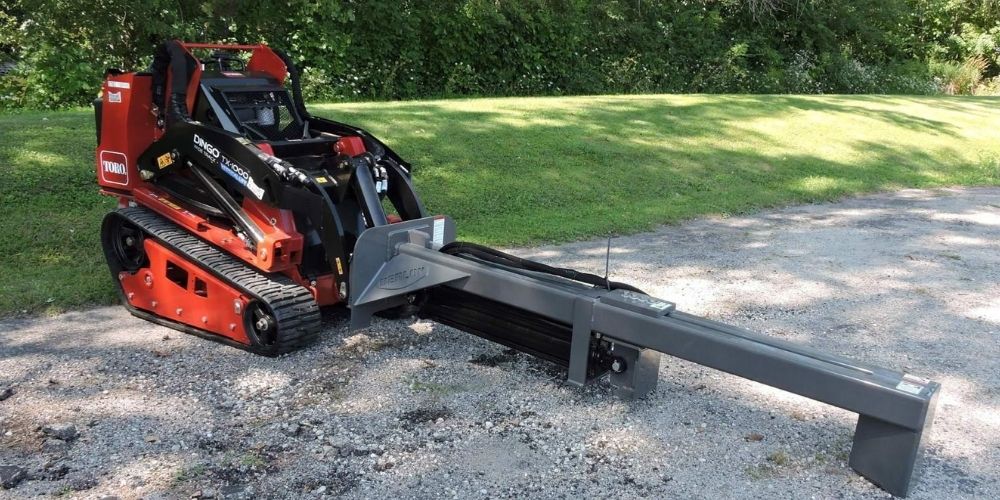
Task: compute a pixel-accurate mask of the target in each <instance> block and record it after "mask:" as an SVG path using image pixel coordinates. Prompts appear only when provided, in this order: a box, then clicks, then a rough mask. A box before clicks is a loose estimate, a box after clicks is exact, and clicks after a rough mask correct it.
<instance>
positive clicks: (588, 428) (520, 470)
mask: <svg viewBox="0 0 1000 500" xmlns="http://www.w3.org/2000/svg"><path fill="white" fill-rule="evenodd" d="M459 226H461V224H460V225H459ZM94 230H95V231H96V230H97V229H96V228H95V229H94ZM459 232H460V233H461V228H459ZM606 244H607V240H606V239H595V240H591V241H582V242H577V243H572V244H568V245H560V246H545V247H538V248H528V249H508V250H510V251H512V252H513V253H516V254H518V255H521V256H524V257H528V258H534V259H538V260H541V261H544V262H546V263H549V264H556V265H559V266H562V267H572V268H576V269H580V270H582V271H586V272H591V273H597V274H601V273H603V272H604V252H605V248H606ZM998 250H1000V189H995V188H989V189H986V188H982V189H942V190H933V191H921V190H906V191H900V192H895V193H885V194H879V195H875V196H868V197H863V198H853V199H847V200H843V201H841V202H838V203H826V204H816V205H805V206H796V207H788V208H784V209H780V210H771V211H766V212H761V213H757V214H754V215H749V216H739V217H715V218H705V219H699V220H694V221H690V222H687V223H684V224H681V225H677V226H669V227H664V228H660V229H658V230H656V231H653V232H650V233H644V234H638V235H634V236H626V237H619V238H615V239H614V240H613V241H612V258H611V278H612V279H614V280H617V281H624V282H628V283H631V284H634V285H636V286H638V287H639V288H642V289H644V290H647V291H648V292H650V293H651V294H653V295H656V296H658V297H661V298H663V299H666V300H670V301H674V302H676V303H677V305H678V309H680V310H682V311H685V312H688V313H692V314H697V315H700V316H705V317H708V318H711V319H715V320H719V321H724V322H727V323H731V324H735V325H737V326H741V327H745V328H749V329H751V330H754V331H757V332H760V333H762V334H764V335H770V336H773V337H775V338H779V339H783V340H786V341H789V342H794V343H798V344H803V345H809V346H811V347H814V348H816V349H818V350H821V351H825V352H830V353H834V354H841V355H846V356H849V357H851V358H854V359H856V360H858V361H861V362H865V363H870V364H875V365H881V366H885V367H887V368H897V369H899V368H902V367H908V368H906V369H907V370H911V371H912V372H913V373H914V374H915V375H918V376H923V377H928V378H932V379H934V380H937V381H939V382H941V383H942V387H943V389H942V394H941V397H940V399H939V406H938V409H937V413H936V417H935V422H934V425H933V427H932V429H931V431H930V434H929V435H927V442H926V452H925V456H924V458H923V459H922V460H921V463H919V464H918V467H919V468H920V469H922V474H921V477H920V478H919V479H918V481H917V483H916V484H915V486H914V489H913V491H912V493H911V495H910V498H911V499H916V500H924V499H937V498H1000V454H998V450H1000V420H997V417H996V416H997V415H1000V371H998V370H997V369H996V359H998V358H1000V304H998V303H997V299H996V298H997V297H1000V251H998ZM164 336H167V337H169V339H168V340H164ZM157 353H159V354H157ZM50 381H52V382H51V383H50ZM10 387H14V388H16V390H17V394H16V397H12V398H9V399H7V400H6V401H5V402H4V403H3V404H2V405H0V410H2V411H0V430H2V431H3V432H2V434H0V464H18V466H17V467H15V468H14V469H7V467H14V466H5V467H2V468H0V479H2V478H4V477H13V476H14V473H15V472H16V469H20V470H21V471H22V474H25V475H26V474H27V472H25V471H29V470H30V471H33V472H32V474H31V476H30V477H21V479H20V480H19V481H20V484H19V485H18V486H17V490H16V495H17V497H19V498H20V497H35V496H46V495H53V494H56V493H60V492H62V493H66V492H67V491H68V490H72V488H73V486H74V485H75V484H77V483H76V482H75V481H77V480H82V478H93V480H94V481H95V482H94V483H93V484H90V483H87V484H85V485H88V486H90V488H89V489H87V490H85V491H84V492H81V493H75V494H72V495H71V496H74V497H81V498H102V497H104V496H116V497H121V498H129V499H131V498H145V499H150V500H152V499H158V498H159V499H176V498H189V497H190V496H191V494H192V492H198V491H200V492H201V496H203V497H204V496H205V495H206V494H209V493H210V494H212V496H215V497H219V498H227V499H228V498H275V499H293V498H302V497H317V496H327V497H345V498H358V499H361V498H404V499H409V498H439V497H448V498H470V497H490V498H525V497H527V498H542V499H546V498H570V497H572V498H577V497H584V498H591V497H593V498H610V497H615V498H618V497H629V498H632V497H645V498H845V499H884V498H888V495H887V494H886V493H885V492H883V491H881V490H879V489H878V488H876V487H875V486H873V485H872V484H871V483H869V482H867V481H865V480H863V479H862V478H860V477H859V476H857V475H856V474H855V473H854V472H853V471H852V470H851V469H850V467H849V466H848V464H847V463H846V462H847V458H848V454H849V452H850V445H851V436H852V433H853V429H854V425H855V423H856V418H857V417H856V415H854V414H851V413H848V412H846V411H842V410H839V409H837V408H833V407H830V406H826V405H823V404H822V403H818V402H815V401H811V400H807V399H804V398H800V397H797V396H793V395H789V394H787V393H783V392H781V391H778V390H775V389H772V388H769V387H766V386H762V385H760V384H756V383H753V382H750V381H747V380H743V379H740V378H737V377H733V376H731V375H727V374H725V373H722V372H718V371H715V370H711V369H708V368H705V367H702V366H698V365H695V364H692V363H688V362H685V361H682V360H678V359H674V358H669V357H664V358H663V361H662V362H661V365H660V376H659V383H658V388H657V389H656V391H655V392H653V393H652V394H651V395H650V396H649V397H648V398H647V399H646V400H644V401H633V402H626V401H622V400H620V399H616V398H615V397H614V395H613V390H612V388H611V387H610V386H609V384H608V383H607V381H604V380H602V381H598V382H597V383H594V384H591V385H588V386H587V387H583V388H578V387H573V386H571V385H570V384H568V383H566V382H565V372H564V371H562V370H560V369H558V368H557V367H554V366H553V365H551V364H549V363H545V362H541V361H538V360H536V359H534V358H532V357H531V356H527V355H524V354H519V353H517V352H514V351H511V350H509V349H507V348H505V347H502V346H498V345H496V344H492V343H490V342H487V341H485V340H482V339H480V338H478V337H475V336H472V335H468V334H465V333H462V332H459V331H456V330H454V329H451V328H448V327H445V326H442V325H438V324H435V323H432V322H428V321H422V320H415V319H405V320H386V319H377V320H376V321H375V322H374V323H373V325H372V326H371V327H370V328H368V329H365V330H363V331H359V332H348V331H347V327H346V324H345V321H344V318H343V315H340V316H339V317H338V316H337V314H336V313H332V315H331V317H330V318H329V322H328V326H327V329H326V330H325V331H324V332H323V335H322V339H321V340H320V341H319V342H318V343H317V344H316V345H314V346H312V347H311V348H309V349H307V350H304V351H301V352H296V353H292V354H289V355H285V356H281V357H278V358H263V357H257V356H253V355H250V354H248V353H246V352H243V351H240V350H237V349H233V348H230V347H226V346H224V345H221V344H218V343H213V342H209V341H205V340H203V339H200V338H197V337H193V336H190V335H184V334H181V333H178V332H174V331H172V330H167V329H165V328H162V327H159V326H156V325H153V324H151V323H148V322H145V321H142V320H139V319H136V318H133V317H131V316H130V315H129V314H128V313H127V312H125V311H124V310H123V309H122V308H121V307H109V308H108V307H106V308H97V309H92V310H88V311H80V312H71V313H67V314H63V315H60V316H55V317H38V318H25V317H19V318H12V319H5V320H0V391H2V388H10ZM53 422H59V423H68V422H75V423H77V425H78V426H79V428H80V430H83V431H84V432H83V433H82V434H80V435H79V437H76V438H75V441H74V444H73V445H72V446H70V445H69V444H68V443H67V442H66V441H63V440H62V439H58V438H57V437H54V435H53V434H49V433H38V432H37V430H38V429H41V428H42V427H44V426H46V425H49V426H52V425H54V424H53ZM487 422H489V424H490V425H487ZM84 423H86V426H84ZM78 434H79V433H78ZM150 436H151V437H152V438H155V439H151V441H153V442H147V440H146V438H147V437H150ZM40 437H43V438H44V440H43V441H42V442H41V443H40V442H39V441H40V439H39V438H40ZM161 440H162V441H161ZM39 445H41V448H42V450H43V451H45V452H46V453H39V452H38V450H39ZM53 446H54V447H57V448H58V451H57V454H56V452H50V450H49V448H50V447H53ZM21 467H23V469H21ZM63 467H65V469H64V468H63ZM5 471H8V472H5ZM80 484H81V485H84V483H80ZM484 492H485V493H484ZM12 493H13V492H12ZM0 496H2V495H0ZM7 496H12V494H8V495H7Z"/></svg>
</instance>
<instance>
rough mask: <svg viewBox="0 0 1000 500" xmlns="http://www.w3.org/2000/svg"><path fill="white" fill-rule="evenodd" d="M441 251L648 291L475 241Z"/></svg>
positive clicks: (601, 285) (615, 287)
mask: <svg viewBox="0 0 1000 500" xmlns="http://www.w3.org/2000/svg"><path fill="white" fill-rule="evenodd" d="M441 252H442V253H446V254H448V255H454V256H457V257H461V256H462V255H468V256H472V257H475V258H477V259H479V260H482V261H486V262H490V263H493V264H498V265H501V266H504V267H509V268H513V269H523V270H525V271H533V272H538V273H543V274H550V275H553V276H559V277H561V278H566V279H570V280H573V281H578V282H580V283H586V284H588V285H593V286H595V287H599V288H607V289H609V290H628V291H631V292H637V293H642V294H645V293H646V292H643V291H642V290H640V289H638V288H636V287H634V286H632V285H629V284H627V283H620V282H617V281H609V280H608V279H607V278H605V277H603V276H598V275H596V274H590V273H585V272H581V271H577V270H575V269H569V268H565V267H552V266H549V265H546V264H542V263H541V262H535V261H533V260H528V259H524V258H521V257H518V256H516V255H511V254H509V253H504V252H501V251H499V250H496V249H493V248H490V247H486V246H483V245H477V244H475V243H467V242H463V241H455V242H452V243H448V244H447V245H445V246H443V247H441Z"/></svg>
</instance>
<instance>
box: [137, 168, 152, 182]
mask: <svg viewBox="0 0 1000 500" xmlns="http://www.w3.org/2000/svg"><path fill="white" fill-rule="evenodd" d="M139 177H142V180H144V181H148V180H150V179H152V178H153V172H150V171H149V170H140V171H139Z"/></svg>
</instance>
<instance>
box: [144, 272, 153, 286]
mask: <svg viewBox="0 0 1000 500" xmlns="http://www.w3.org/2000/svg"><path fill="white" fill-rule="evenodd" d="M142 281H143V282H144V283H146V286H149V285H152V284H153V276H152V275H150V274H147V275H146V277H145V278H143V280H142Z"/></svg>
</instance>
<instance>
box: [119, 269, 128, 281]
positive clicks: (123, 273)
mask: <svg viewBox="0 0 1000 500" xmlns="http://www.w3.org/2000/svg"><path fill="white" fill-rule="evenodd" d="M126 276H128V273H126V272H125V271H122V272H120V273H118V281H123V280H124V279H125V277H126Z"/></svg>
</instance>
